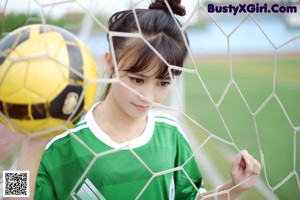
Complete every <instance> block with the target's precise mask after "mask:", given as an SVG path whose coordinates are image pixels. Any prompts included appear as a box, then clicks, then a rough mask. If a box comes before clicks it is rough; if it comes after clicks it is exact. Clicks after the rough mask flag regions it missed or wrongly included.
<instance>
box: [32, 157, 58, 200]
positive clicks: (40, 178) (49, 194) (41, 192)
mask: <svg viewBox="0 0 300 200" xmlns="http://www.w3.org/2000/svg"><path fill="white" fill-rule="evenodd" d="M34 199H35V200H41V199H43V200H55V199H56V197H55V195H54V190H53V185H52V181H51V179H50V178H49V176H48V174H47V172H46V170H45V167H44V165H43V163H42V162H41V165H40V168H39V171H38V175H37V179H36V185H35V194H34Z"/></svg>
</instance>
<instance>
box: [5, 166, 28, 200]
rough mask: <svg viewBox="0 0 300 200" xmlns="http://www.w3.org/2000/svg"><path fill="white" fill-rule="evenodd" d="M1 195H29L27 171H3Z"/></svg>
mask: <svg viewBox="0 0 300 200" xmlns="http://www.w3.org/2000/svg"><path fill="white" fill-rule="evenodd" d="M3 197H29V171H3Z"/></svg>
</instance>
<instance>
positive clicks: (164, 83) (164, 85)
mask: <svg viewBox="0 0 300 200" xmlns="http://www.w3.org/2000/svg"><path fill="white" fill-rule="evenodd" d="M168 85H170V82H168V81H162V82H159V86H160V87H167V86H168Z"/></svg>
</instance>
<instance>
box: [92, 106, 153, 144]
mask: <svg viewBox="0 0 300 200" xmlns="http://www.w3.org/2000/svg"><path fill="white" fill-rule="evenodd" d="M93 115H94V118H95V121H96V123H97V125H98V126H99V127H100V128H101V129H102V130H103V131H104V132H105V133H106V134H107V135H108V136H109V137H110V138H111V139H112V140H113V141H115V142H117V143H124V142H128V141H130V140H132V139H135V138H137V137H139V136H140V135H142V134H143V132H144V130H145V127H146V124H147V116H144V117H139V118H132V117H130V116H129V115H128V114H127V113H125V112H124V111H123V112H122V110H121V109H119V108H118V107H116V106H112V105H111V103H110V102H109V101H106V100H104V101H103V102H102V103H100V104H99V105H97V106H96V108H95V109H94V111H93Z"/></svg>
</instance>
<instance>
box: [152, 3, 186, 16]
mask: <svg viewBox="0 0 300 200" xmlns="http://www.w3.org/2000/svg"><path fill="white" fill-rule="evenodd" d="M166 1H168V3H169V6H170V7H171V9H172V11H173V13H174V14H176V15H179V16H184V15H185V14H186V12H185V7H184V6H182V5H180V3H181V0H166ZM149 9H153V10H155V9H158V10H164V11H165V12H167V13H170V11H169V9H168V7H167V5H166V2H165V0H155V1H154V2H153V3H151V4H150V6H149Z"/></svg>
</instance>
